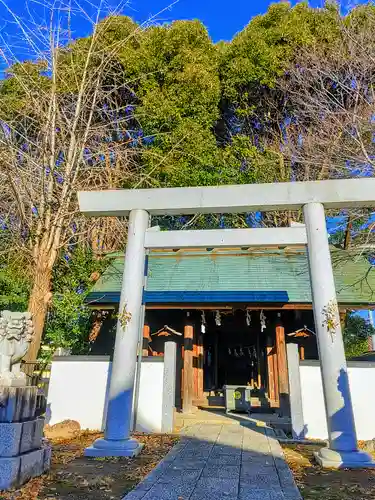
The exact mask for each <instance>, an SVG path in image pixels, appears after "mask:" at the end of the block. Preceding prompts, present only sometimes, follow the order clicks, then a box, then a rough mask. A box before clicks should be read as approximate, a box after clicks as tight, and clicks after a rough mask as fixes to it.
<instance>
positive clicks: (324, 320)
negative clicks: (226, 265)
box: [78, 179, 375, 467]
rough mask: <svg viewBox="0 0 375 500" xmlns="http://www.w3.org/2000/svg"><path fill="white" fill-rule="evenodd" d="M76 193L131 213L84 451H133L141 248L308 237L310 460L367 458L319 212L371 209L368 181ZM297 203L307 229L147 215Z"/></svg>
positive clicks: (301, 241)
mask: <svg viewBox="0 0 375 500" xmlns="http://www.w3.org/2000/svg"><path fill="white" fill-rule="evenodd" d="M78 198H79V205H80V210H81V212H83V213H84V214H86V215H87V216H101V217H102V216H128V217H129V227H128V237H127V245H126V253H125V267H124V277H123V282H122V288H121V299H120V307H119V315H118V322H117V330H116V343H115V351H114V358H113V364H112V375H111V380H110V390H109V402H108V410H107V418H106V428H105V434H104V438H103V439H98V440H97V441H95V442H94V443H93V445H92V446H91V447H90V448H87V449H86V452H85V454H86V456H95V457H98V456H101V457H103V456H135V455H137V453H139V451H140V449H141V445H140V444H139V443H138V442H137V441H136V440H135V439H131V437H130V431H131V422H132V405H133V387H134V380H135V372H136V360H137V350H138V345H139V339H140V337H141V334H140V330H141V326H142V323H143V318H142V314H143V313H144V308H143V304H142V295H143V286H144V280H145V276H144V274H145V255H146V249H150V248H187V247H189V246H190V247H194V248H197V247H201V248H218V247H232V248H233V247H236V246H239V247H244V246H248V247H250V246H270V245H275V246H278V245H283V246H285V245H306V244H307V250H308V262H309V270H310V281H311V290H312V302H313V312H314V320H315V330H316V335H317V343H318V351H319V360H320V366H321V374H322V383H323V392H324V400H325V408H326V419H327V429H328V438H329V446H328V447H327V448H322V449H321V450H320V451H319V452H318V453H317V456H316V458H317V459H318V461H319V462H320V463H321V464H322V465H323V466H328V467H371V466H375V463H374V462H373V461H372V459H371V457H370V456H369V455H368V454H366V453H364V452H362V451H359V450H358V448H357V436H356V430H355V423H354V416H353V407H352V402H351V397H350V387H349V380H348V370H347V364H346V359H345V352H344V345H343V339H342V332H341V325H340V318H339V310H338V305H337V299H336V291H335V284H334V277H333V270H332V264H331V257H330V250H329V242H328V234H327V228H326V220H325V208H336V209H337V208H353V207H374V206H375V179H345V180H332V181H313V182H293V183H275V184H256V185H239V186H217V187H192V188H166V189H147V190H115V191H93V192H80V193H79V194H78ZM301 208H303V215H304V221H305V224H306V227H300V226H297V227H291V228H274V229H224V230H202V231H165V232H164V231H163V232H161V231H156V230H153V229H154V228H150V229H149V222H150V217H151V216H152V215H193V214H197V213H245V212H254V211H261V212H262V211H275V210H299V209H301ZM374 417H375V416H374Z"/></svg>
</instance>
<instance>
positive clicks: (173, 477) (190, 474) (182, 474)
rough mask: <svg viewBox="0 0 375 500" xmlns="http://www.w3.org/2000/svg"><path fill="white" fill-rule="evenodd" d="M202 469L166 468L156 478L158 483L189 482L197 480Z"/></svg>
mask: <svg viewBox="0 0 375 500" xmlns="http://www.w3.org/2000/svg"><path fill="white" fill-rule="evenodd" d="M201 473H202V469H196V470H194V469H185V470H183V469H168V470H167V471H166V472H165V473H164V474H163V475H162V476H161V477H160V479H159V480H158V483H173V485H174V484H175V483H176V482H179V483H190V482H194V484H195V483H196V482H197V481H198V479H199V476H200V475H201Z"/></svg>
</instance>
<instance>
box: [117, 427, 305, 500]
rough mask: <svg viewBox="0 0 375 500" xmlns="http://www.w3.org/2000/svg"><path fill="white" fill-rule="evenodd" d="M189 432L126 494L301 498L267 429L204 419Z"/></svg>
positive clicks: (187, 499)
mask: <svg viewBox="0 0 375 500" xmlns="http://www.w3.org/2000/svg"><path fill="white" fill-rule="evenodd" d="M229 427H231V428H232V427H234V428H235V430H233V431H229ZM189 432H190V433H194V436H193V437H192V436H188V437H186V436H185V437H183V438H182V440H181V442H180V443H179V444H178V445H177V446H175V447H174V448H173V449H172V450H171V452H170V453H169V454H168V455H167V457H166V459H165V460H163V461H162V462H161V463H160V464H159V465H158V466H157V467H156V468H155V469H154V471H153V472H151V474H149V476H147V478H146V479H145V480H144V481H143V482H142V483H140V485H139V486H138V487H137V488H136V489H135V490H133V491H131V492H130V493H129V494H128V495H127V496H126V497H125V498H126V500H178V499H179V498H183V499H184V500H301V497H300V494H299V492H298V489H297V487H296V485H295V483H294V479H293V476H292V474H291V472H290V470H289V467H288V465H287V464H286V462H285V460H284V458H283V454H282V451H281V447H280V445H279V443H278V442H277V441H276V440H275V439H272V438H270V437H268V436H266V434H265V433H264V431H260V432H259V429H257V428H248V429H245V430H244V428H243V427H240V426H226V427H225V426H221V425H220V426H216V425H207V426H205V425H203V424H202V425H199V427H198V426H195V427H193V428H190V429H189ZM276 465H278V468H277V467H276ZM279 475H280V479H279ZM280 480H281V483H280ZM282 489H284V492H285V495H283V492H282Z"/></svg>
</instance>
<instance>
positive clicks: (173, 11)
mask: <svg viewBox="0 0 375 500" xmlns="http://www.w3.org/2000/svg"><path fill="white" fill-rule="evenodd" d="M61 1H62V0H61ZM68 1H69V0H65V3H67V2H68ZM50 2H52V0H50V1H49V0H42V1H40V0H0V34H2V36H4V37H6V38H8V37H9V36H11V37H12V35H14V34H15V31H16V30H15V27H14V25H13V23H12V22H11V15H10V13H9V12H8V11H7V8H6V7H5V5H8V7H9V8H10V9H12V11H14V12H15V13H16V14H17V15H19V16H21V17H22V18H23V19H27V18H29V17H30V14H29V13H30V12H31V13H33V15H34V14H35V17H36V19H37V20H38V19H39V20H40V21H41V19H42V18H43V17H44V16H43V7H42V6H41V5H43V4H48V3H50ZM72 2H73V3H74V2H77V4H79V5H85V4H86V6H87V5H88V4H89V3H91V4H92V5H99V4H100V3H102V4H103V3H106V4H107V5H109V6H110V7H116V6H117V5H119V2H116V1H115V0H107V1H106V2H100V0H90V2H89V1H88V0H72ZM55 3H56V4H58V3H59V0H57V1H56V2H55ZM270 3H271V2H270V1H267V0H232V1H230V2H228V1H227V0H177V1H175V2H174V0H128V1H126V0H123V4H126V6H125V7H124V9H123V13H125V14H128V15H130V16H131V17H133V18H134V19H135V20H137V21H138V22H145V21H147V20H148V19H149V18H150V17H152V18H153V20H154V21H156V22H169V21H172V20H175V19H200V20H201V21H202V22H203V23H204V24H205V25H206V26H207V27H208V29H209V32H210V35H211V37H212V38H213V39H214V41H218V40H222V39H224V40H230V39H231V38H232V37H233V35H234V34H235V33H237V32H238V31H240V30H241V29H242V28H243V27H244V26H246V24H247V23H248V22H249V21H250V19H251V18H252V17H254V16H256V15H257V14H262V13H264V12H266V10H267V7H268V6H269V4H270ZM291 3H292V4H295V3H297V2H296V0H293V1H292V2H291ZM323 3H324V0H311V1H310V4H311V5H312V6H314V7H320V6H322V4H323ZM342 3H343V4H344V5H345V6H347V5H353V4H355V3H360V0H344V2H342ZM4 4H5V5H4ZM73 30H74V34H75V36H76V37H79V36H85V35H87V34H88V33H89V32H90V23H88V22H85V21H84V20H83V17H82V15H80V14H77V15H76V16H75V21H74V20H73ZM13 43H15V42H14V41H12V44H13Z"/></svg>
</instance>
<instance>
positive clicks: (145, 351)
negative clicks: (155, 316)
mask: <svg viewBox="0 0 375 500" xmlns="http://www.w3.org/2000/svg"><path fill="white" fill-rule="evenodd" d="M150 342H151V336H150V327H149V325H144V327H143V345H142V356H148V355H149V352H148V345H149V343H150Z"/></svg>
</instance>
